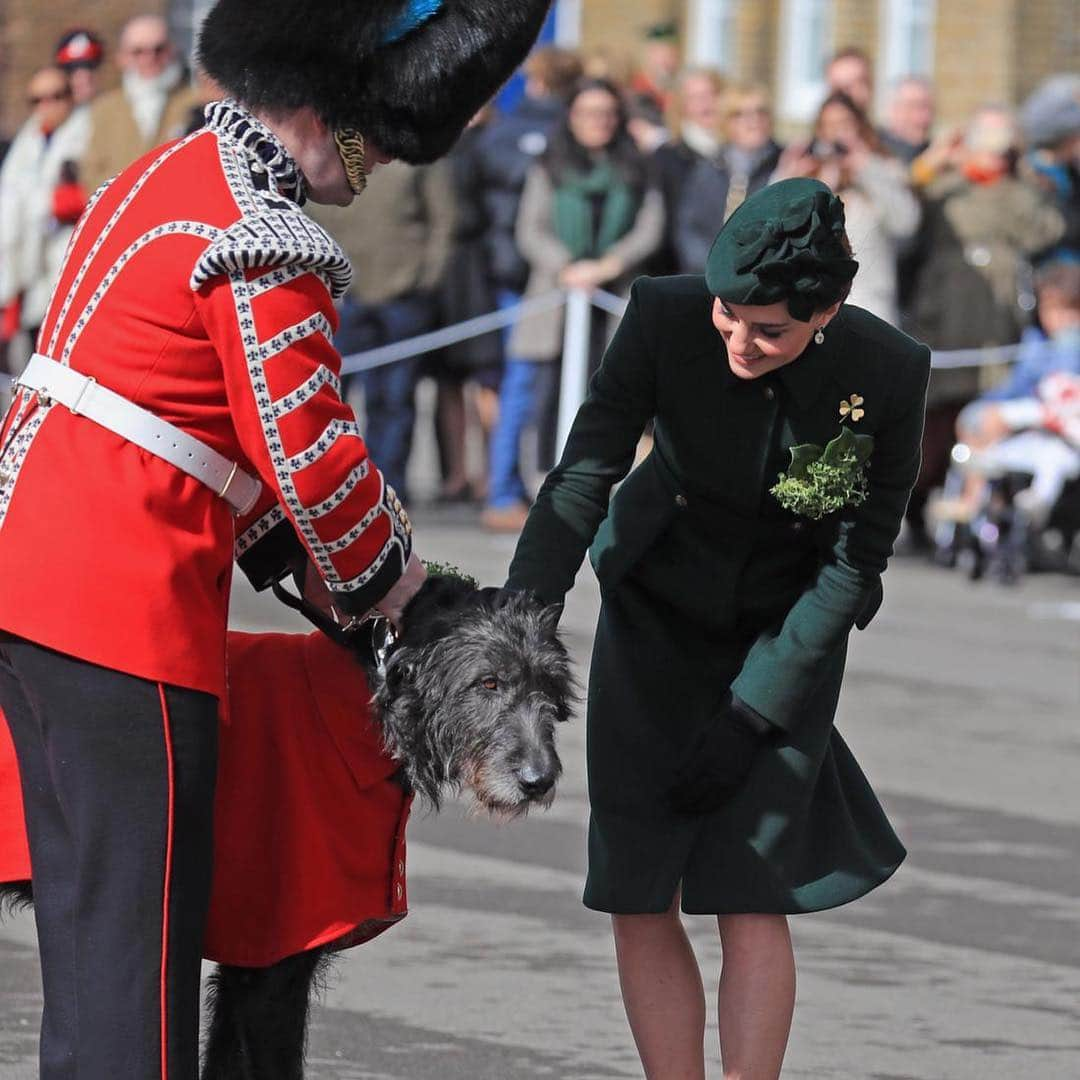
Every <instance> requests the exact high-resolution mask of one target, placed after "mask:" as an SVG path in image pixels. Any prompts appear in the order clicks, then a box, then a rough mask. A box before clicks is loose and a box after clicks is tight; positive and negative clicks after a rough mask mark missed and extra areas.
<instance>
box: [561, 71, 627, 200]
mask: <svg viewBox="0 0 1080 1080" xmlns="http://www.w3.org/2000/svg"><path fill="white" fill-rule="evenodd" d="M589 90H602V91H604V93H606V94H610V95H611V97H612V98H613V99H614V100H615V103H616V109H617V110H618V124H617V126H616V128H615V133H614V134H613V135H612V137H611V141H610V142H609V143H608V145H607V147H606V150H607V156H608V160H609V161H610V162H611V164H612V165H613V166H614V167H615V169H616V171H617V172H618V173H619V175H620V176H621V177H622V178H623V180H624V181H626V183H627V184H629V185H630V186H631V187H632V188H633V189H634V190H635V191H637V192H639V193H640V192H642V191H643V190H644V189H645V188H646V187H647V186H648V172H647V168H646V164H645V159H644V157H643V156H642V154H641V152H640V151H639V150H638V148H637V146H636V145H635V143H634V140H633V138H632V137H631V135H630V132H629V130H628V128H627V126H626V122H627V110H626V102H625V100H624V99H623V96H622V95H621V94H620V93H619V89H618V87H617V86H616V85H615V84H614V83H613V82H611V81H610V80H609V79H597V78H589V77H585V78H583V79H579V80H578V81H577V82H576V83H575V84H574V88H573V90H572V91H571V92H570V96H569V98H568V99H567V102H566V113H565V114H564V115H563V118H562V120H560V121H559V124H558V126H557V127H556V128H555V130H554V131H553V132H552V134H551V138H550V140H549V141H548V147H547V150H545V151H544V155H543V157H542V158H541V161H542V162H543V164H544V166H545V167H546V168H547V171H548V173H549V175H550V176H551V180H552V183H554V184H558V183H559V182H560V181H561V180H562V179H563V178H564V177H566V176H567V175H568V174H571V173H587V172H589V170H590V169H592V167H593V164H594V162H593V160H592V158H590V156H589V152H588V151H587V150H586V149H585V148H584V147H583V146H582V145H581V144H580V143H579V142H578V141H577V139H575V138H574V135H573V132H572V131H571V130H570V110H571V109H572V108H573V107H574V102H575V101H577V99H578V98H579V97H581V95H582V94H584V93H586V92H587V91H589Z"/></svg>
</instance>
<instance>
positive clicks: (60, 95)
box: [26, 90, 71, 108]
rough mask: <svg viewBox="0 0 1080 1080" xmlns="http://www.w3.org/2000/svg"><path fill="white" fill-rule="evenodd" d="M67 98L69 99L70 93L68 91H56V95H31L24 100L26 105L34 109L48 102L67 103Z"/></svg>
mask: <svg viewBox="0 0 1080 1080" xmlns="http://www.w3.org/2000/svg"><path fill="white" fill-rule="evenodd" d="M69 97H71V91H70V90H57V91H56V93H54V94H32V95H31V96H30V97H28V98H27V99H26V103H27V104H28V105H29V106H30V107H31V108H35V107H36V106H38V105H44V104H45V103H46V102H47V101H48V102H60V101H67V99H68V98H69Z"/></svg>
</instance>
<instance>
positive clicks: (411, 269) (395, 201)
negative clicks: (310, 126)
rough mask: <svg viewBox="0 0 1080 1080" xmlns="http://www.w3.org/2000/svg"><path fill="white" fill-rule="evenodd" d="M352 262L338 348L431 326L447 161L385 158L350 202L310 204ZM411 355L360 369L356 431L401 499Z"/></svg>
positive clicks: (445, 212) (368, 344) (414, 364)
mask: <svg viewBox="0 0 1080 1080" xmlns="http://www.w3.org/2000/svg"><path fill="white" fill-rule="evenodd" d="M308 209H309V212H310V213H311V216H312V217H313V218H315V220H316V221H318V222H319V223H320V224H321V225H322V226H323V227H324V228H325V229H326V230H327V231H328V232H329V233H330V235H331V236H333V237H334V239H336V240H337V241H338V243H339V244H341V246H342V248H343V249H344V251H345V254H346V255H348V257H349V259H350V261H351V262H352V264H353V281H352V288H351V290H350V293H349V295H348V297H347V298H346V300H345V302H344V304H343V305H342V308H341V325H340V327H339V328H338V334H337V337H336V338H335V341H334V344H335V345H337V347H338V349H339V351H340V352H341V354H342V355H343V356H348V355H350V354H351V353H356V352H362V351H363V350H366V349H374V348H377V347H379V346H380V345H388V344H390V343H391V342H394V341H401V340H402V339H404V338H408V337H412V336H414V335H415V334H422V333H424V332H425V331H427V330H430V329H432V327H433V325H434V322H435V315H436V312H437V292H438V289H439V288H440V287H441V285H442V282H443V275H444V273H445V270H446V264H447V260H448V258H449V255H450V241H451V237H452V236H453V235H454V229H455V219H456V208H455V204H454V189H453V178H452V175H451V171H450V166H449V164H448V163H447V162H446V161H445V160H443V161H437V162H435V163H434V164H433V165H423V166H413V165H406V164H405V163H404V162H397V161H395V162H393V163H391V164H389V165H384V166H381V167H380V168H379V169H377V170H376V171H375V172H374V173H372V174H371V176H369V178H368V185H367V189H366V190H365V191H364V197H363V198H362V199H358V200H357V201H356V203H355V204H354V205H353V206H350V207H347V208H344V209H343V208H339V207H333V206H311V207H309V208H308ZM419 371H420V357H416V356H414V357H409V358H407V359H404V360H398V361H396V362H395V363H392V364H387V365H384V366H383V367H378V368H375V369H374V370H372V371H365V372H362V373H361V374H360V376H359V380H360V383H361V385H362V386H363V388H364V415H365V426H364V441H365V442H366V443H367V446H368V450H369V452H370V454H371V457H372V460H374V461H378V463H379V467H380V468H381V469H382V473H383V476H384V477H385V478H386V482H387V483H388V484H389V485H390V486H391V487H392V488H393V489H394V490H395V491H396V492H397V493H398V497H399V498H400V499H401V500H402V501H403V502H405V501H407V499H408V488H407V485H406V482H405V470H406V466H407V464H408V461H409V454H410V452H411V450H412V439H413V428H414V427H415V424H416V405H415V392H416V381H417V378H418V375H419ZM346 389H348V388H346Z"/></svg>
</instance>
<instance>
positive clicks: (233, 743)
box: [0, 633, 412, 967]
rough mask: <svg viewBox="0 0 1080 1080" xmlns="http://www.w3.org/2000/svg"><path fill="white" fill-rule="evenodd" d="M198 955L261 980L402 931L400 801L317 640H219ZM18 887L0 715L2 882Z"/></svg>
mask: <svg viewBox="0 0 1080 1080" xmlns="http://www.w3.org/2000/svg"><path fill="white" fill-rule="evenodd" d="M228 647H229V697H228V717H227V719H226V720H225V721H224V722H223V724H222V726H221V729H220V744H219V758H218V775H217V797H216V802H215V807H214V873H213V888H212V892H211V900H210V911H209V915H208V918H207V924H206V938H205V944H204V950H203V955H204V956H206V957H207V959H210V960H217V961H219V962H220V963H226V964H237V965H240V966H242V967H263V966H265V965H268V964H272V963H275V962H276V961H278V960H280V959H282V958H283V957H285V956H292V955H294V954H296V953H298V952H302V951H304V950H306V949H310V948H314V947H315V946H317V945H325V944H330V943H333V944H334V946H335V947H337V948H344V947H347V946H350V945H356V944H359V943H361V942H363V941H367V940H369V939H370V938H372V937H374V936H375V935H376V934H378V933H380V932H381V931H382V930H385V929H386V928H387V927H388V926H390V925H392V924H393V923H394V922H396V921H398V920H399V919H401V918H403V917H404V915H405V914H406V912H407V909H408V908H407V905H408V897H407V894H406V887H405V825H406V821H407V819H408V813H409V805H410V803H411V802H412V798H411V796H408V797H407V796H405V794H404V792H403V791H402V789H401V787H400V785H399V784H398V783H397V782H396V781H395V780H393V779H391V777H392V776H393V774H394V773H395V772H396V771H397V769H398V764H397V762H395V761H393V760H392V759H390V758H388V757H387V756H386V754H385V753H384V752H383V749H382V742H381V736H380V732H379V728H378V725H377V723H376V722H375V721H373V719H372V717H371V711H370V699H371V695H370V691H369V690H368V686H367V683H366V681H365V679H364V674H363V670H362V669H361V668H360V666H359V665H358V664H357V663H356V661H355V660H353V658H352V657H351V656H350V655H349V653H348V651H347V650H345V649H343V648H341V647H340V646H338V645H335V644H334V643H333V642H332V641H330V639H329V638H327V637H325V636H324V635H323V634H320V633H314V634H310V635H308V636H304V635H300V634H240V633H230V634H229V646H228ZM29 877H30V862H29V858H28V855H27V848H26V836H25V831H24V827H23V817H22V801H21V796H20V789H19V782H18V772H17V766H16V762H15V756H14V752H13V749H12V747H11V743H10V740H9V738H8V728H7V724H6V722H4V720H3V714H2V713H0V881H22V880H26V879H28V878H29Z"/></svg>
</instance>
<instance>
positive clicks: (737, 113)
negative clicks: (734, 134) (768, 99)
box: [728, 105, 769, 120]
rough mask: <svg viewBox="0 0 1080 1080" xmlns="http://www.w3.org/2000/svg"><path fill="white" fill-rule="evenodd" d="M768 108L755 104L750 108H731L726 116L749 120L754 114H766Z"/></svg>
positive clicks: (767, 113) (733, 118)
mask: <svg viewBox="0 0 1080 1080" xmlns="http://www.w3.org/2000/svg"><path fill="white" fill-rule="evenodd" d="M768 115H769V110H768V109H766V108H765V106H764V105H756V106H755V107H754V108H752V109H733V110H732V111H731V112H730V113H728V116H730V117H731V119H732V120H749V119H751V118H752V117H755V116H768Z"/></svg>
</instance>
